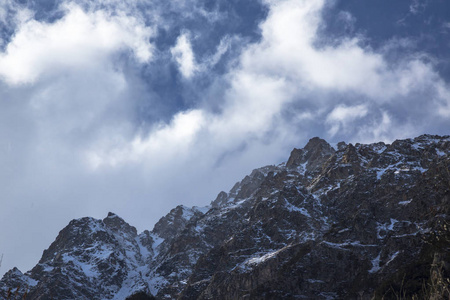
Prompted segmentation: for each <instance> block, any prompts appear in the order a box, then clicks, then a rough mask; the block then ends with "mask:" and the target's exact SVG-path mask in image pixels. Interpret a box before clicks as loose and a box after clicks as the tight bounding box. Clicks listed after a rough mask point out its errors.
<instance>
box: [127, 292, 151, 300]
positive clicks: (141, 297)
mask: <svg viewBox="0 0 450 300" xmlns="http://www.w3.org/2000/svg"><path fill="white" fill-rule="evenodd" d="M155 299H156V298H155V297H153V296H151V295H149V294H147V293H144V292H139V293H136V294H134V295H132V296H129V297H127V299H126V300H155Z"/></svg>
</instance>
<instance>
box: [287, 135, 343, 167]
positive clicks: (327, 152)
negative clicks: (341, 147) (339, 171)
mask: <svg viewBox="0 0 450 300" xmlns="http://www.w3.org/2000/svg"><path fill="white" fill-rule="evenodd" d="M334 152H335V150H334V149H333V147H331V146H330V144H328V143H327V142H326V141H325V140H323V139H321V138H318V137H314V138H312V139H310V140H309V142H308V143H307V144H306V146H305V147H304V148H303V149H296V148H295V149H294V150H292V152H291V155H290V157H289V159H288V161H287V163H286V167H287V168H295V167H298V166H300V165H302V164H305V163H306V170H307V171H309V172H312V173H314V172H316V171H318V170H319V169H320V168H321V166H322V164H323V163H324V162H326V161H327V160H328V159H329V158H330V157H331V156H332V155H333V154H334Z"/></svg>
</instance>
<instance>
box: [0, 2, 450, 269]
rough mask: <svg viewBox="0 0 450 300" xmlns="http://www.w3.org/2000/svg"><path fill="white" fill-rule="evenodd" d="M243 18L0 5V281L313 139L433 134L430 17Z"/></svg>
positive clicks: (422, 9)
mask: <svg viewBox="0 0 450 300" xmlns="http://www.w3.org/2000/svg"><path fill="white" fill-rule="evenodd" d="M244 2H245V3H242V1H221V0H217V1H196V0H184V1H183V0H176V1H153V2H152V1H143V0H134V1H127V3H126V5H125V4H124V3H123V1H117V0H97V1H83V0H79V1H63V2H61V3H59V2H58V1H44V0H42V1H33V2H29V3H25V4H24V3H23V1H13V0H6V1H4V2H2V4H0V49H1V50H0V153H1V154H2V155H0V180H1V182H2V198H1V199H2V200H1V201H2V202H1V204H2V209H1V210H0V224H1V227H2V228H8V229H7V230H2V231H1V232H0V253H4V254H5V255H4V263H3V266H2V269H1V272H2V273H3V272H5V271H6V270H7V269H8V268H11V267H12V266H13V265H16V266H18V267H20V268H25V269H26V268H29V267H30V266H31V265H32V264H34V263H36V261H37V260H38V258H39V255H40V251H41V250H42V249H43V248H44V247H45V246H46V245H48V244H49V242H50V241H51V240H52V239H53V238H54V237H55V236H56V234H57V231H58V229H59V228H62V227H63V226H64V225H65V224H66V223H67V222H68V221H69V220H70V219H72V218H75V217H81V216H85V215H90V216H94V217H100V216H103V215H104V214H105V211H115V212H117V213H119V214H120V215H122V216H123V217H125V219H128V220H133V222H132V223H133V224H136V225H137V226H138V228H139V229H140V230H142V229H145V228H149V227H151V226H152V225H153V224H154V223H155V221H156V220H157V219H158V218H159V217H160V216H162V215H163V214H165V213H166V212H167V211H169V209H170V208H172V207H174V206H175V205H177V204H181V203H182V204H185V205H207V204H209V202H210V201H211V200H212V199H213V198H214V197H215V195H216V194H217V193H218V192H219V191H220V190H222V189H228V188H230V187H231V185H232V184H233V183H234V182H235V181H237V180H238V179H240V178H241V177H242V176H243V175H244V174H246V173H249V172H250V171H251V169H252V168H255V167H259V166H262V165H265V164H273V163H278V162H281V161H283V160H285V159H286V158H287V155H288V153H289V152H290V150H291V148H293V147H295V146H297V147H300V146H303V144H304V143H305V141H306V140H307V139H308V138H310V137H312V136H321V137H323V138H326V139H327V140H330V141H335V142H338V141H340V140H346V141H347V142H355V141H357V142H371V141H380V140H383V141H387V142H389V141H392V140H393V139H396V138H404V137H411V136H416V135H419V134H422V133H433V134H448V128H450V86H449V77H448V74H449V72H448V70H449V66H448V65H446V61H448V60H446V59H445V58H448V57H446V56H445V55H447V54H445V53H450V52H448V51H443V50H446V49H447V50H448V45H445V43H444V42H443V40H445V39H446V38H447V40H448V37H449V34H450V25H449V24H450V18H449V17H448V16H445V15H442V13H439V12H440V11H442V10H441V9H439V7H430V6H431V4H429V3H428V2H423V3H422V2H420V1H413V2H412V4H406V3H405V4H391V2H389V1H387V2H386V5H385V6H383V7H385V10H384V11H386V10H389V9H388V8H386V6H388V5H394V6H395V7H393V9H392V10H391V13H390V14H387V15H386V16H385V20H384V22H381V21H379V22H376V20H373V19H370V18H364V10H363V9H362V8H361V7H359V6H358V4H357V3H353V4H351V5H350V4H345V5H344V4H343V3H342V2H340V1H302V0H284V1H269V0H267V1H244ZM372 2H374V3H375V2H376V1H372ZM408 2H409V1H408ZM427 3H428V4H427ZM377 5H381V4H378V2H377ZM433 5H434V4H433ZM442 5H444V6H445V5H446V4H442ZM444 11H445V10H444ZM447 11H448V10H447ZM377 13H378V14H381V12H377V11H376V10H375V12H374V14H375V15H376V14H377ZM445 18H447V19H445ZM361 20H365V21H361ZM425 20H431V21H429V22H428V23H426V22H425ZM389 24H391V26H390V27H389V26H388V25H389ZM427 26H428V27H427ZM430 26H431V27H430ZM436 28H438V29H439V30H435V29H436ZM432 29H433V30H432ZM419 32H421V33H423V32H425V33H426V34H425V35H423V34H422V35H421V34H419ZM433 32H434V33H433ZM432 33H433V34H434V35H431V34H432ZM427 40H434V41H435V43H434V46H430V45H429V44H427V43H426V41H427Z"/></svg>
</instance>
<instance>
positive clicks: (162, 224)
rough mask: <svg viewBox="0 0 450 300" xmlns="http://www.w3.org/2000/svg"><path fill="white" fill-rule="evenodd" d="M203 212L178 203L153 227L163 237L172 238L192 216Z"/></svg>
mask: <svg viewBox="0 0 450 300" xmlns="http://www.w3.org/2000/svg"><path fill="white" fill-rule="evenodd" d="M202 214H203V213H202V212H201V210H200V209H198V208H195V207H193V208H189V207H186V206H184V205H178V206H177V207H175V208H174V209H172V210H171V211H170V212H169V213H168V214H167V215H165V216H164V217H162V218H161V219H159V221H158V222H157V223H156V224H155V226H154V228H153V232H154V233H156V234H157V235H159V236H160V237H161V238H163V239H171V238H173V237H175V236H176V235H177V234H178V233H179V232H181V231H182V230H183V229H184V228H185V227H186V224H187V223H188V222H189V220H190V219H191V218H192V217H194V216H198V215H202Z"/></svg>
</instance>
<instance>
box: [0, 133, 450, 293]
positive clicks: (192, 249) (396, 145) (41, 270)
mask: <svg viewBox="0 0 450 300" xmlns="http://www.w3.org/2000/svg"><path fill="white" fill-rule="evenodd" d="M449 166H450V137H449V136H445V137H441V136H431V135H423V136H420V137H417V138H415V139H407V140H398V141H395V142H393V143H392V144H390V145H388V144H384V143H376V144H369V145H363V144H355V145H352V144H346V143H339V144H338V145H337V146H336V147H335V148H333V147H331V146H330V145H329V144H328V143H327V142H326V141H324V140H322V139H319V138H313V139H311V140H310V141H309V142H308V144H307V145H306V146H305V147H304V148H303V149H294V150H293V151H292V153H291V156H290V157H289V159H288V161H287V162H286V163H283V164H280V165H277V166H267V167H263V168H260V169H257V170H254V171H253V172H252V173H251V174H250V175H248V176H246V177H245V178H244V179H243V180H242V181H241V182H238V183H236V185H235V186H234V187H233V188H232V189H231V191H230V192H228V193H226V192H220V193H219V195H218V196H217V198H216V199H215V200H214V201H212V203H211V206H208V207H206V208H198V207H194V208H187V207H184V206H178V207H176V208H174V209H173V210H172V211H170V212H169V214H168V215H166V216H165V217H163V218H161V220H160V221H159V222H158V223H157V224H156V225H155V227H154V229H153V230H152V231H151V232H149V231H144V232H143V233H141V234H138V233H137V231H136V229H135V228H134V227H132V226H130V225H129V224H127V223H126V222H125V221H124V220H122V219H121V218H120V217H118V216H117V215H115V214H112V213H110V214H108V216H107V217H106V218H105V219H103V220H96V219H93V218H82V219H78V220H73V221H71V222H70V223H69V225H68V226H67V227H66V228H64V229H63V230H62V231H61V232H60V234H59V235H58V237H57V238H56V240H55V242H54V243H53V244H52V245H50V247H49V248H48V249H47V250H45V251H44V253H43V256H42V258H41V260H40V261H39V263H38V264H37V265H36V266H35V267H34V268H33V269H32V270H30V271H28V272H26V273H25V274H22V273H21V272H20V271H19V270H17V269H13V270H11V271H9V272H8V273H6V274H5V276H4V277H3V279H2V280H1V281H0V297H3V298H5V299H15V298H13V296H14V297H24V298H25V299H51V298H52V297H53V298H57V299H86V298H87V299H125V298H127V297H129V299H146V298H150V299H151V297H153V296H154V297H155V298H156V299H174V298H178V299H244V298H246V299H282V298H286V299H294V298H306V299H383V298H384V299H392V298H399V297H400V298H412V297H416V298H420V299H422V298H429V299H444V298H445V297H447V298H448V297H449V296H450V287H449V284H450V281H449V278H450V276H449V275H450V263H449V262H450V229H449V226H450V170H449ZM8 297H9V298H8Z"/></svg>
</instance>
